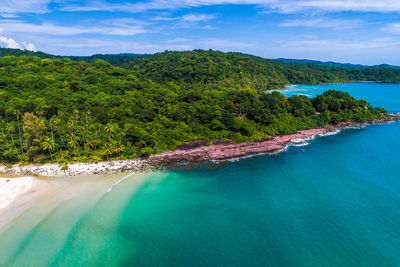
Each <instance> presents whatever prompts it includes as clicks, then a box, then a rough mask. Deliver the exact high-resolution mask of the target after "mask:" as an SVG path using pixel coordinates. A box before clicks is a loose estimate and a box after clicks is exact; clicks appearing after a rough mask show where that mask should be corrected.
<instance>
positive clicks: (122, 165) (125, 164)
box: [0, 113, 400, 177]
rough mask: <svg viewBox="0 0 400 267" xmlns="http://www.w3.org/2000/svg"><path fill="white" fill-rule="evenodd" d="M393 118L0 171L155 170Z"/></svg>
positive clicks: (281, 146)
mask: <svg viewBox="0 0 400 267" xmlns="http://www.w3.org/2000/svg"><path fill="white" fill-rule="evenodd" d="M396 120H400V113H397V114H390V115H388V116H385V117H383V118H380V119H377V120H373V121H366V122H362V123H357V122H341V123H339V124H336V125H326V126H325V127H323V128H317V129H311V130H303V131H298V132H297V133H294V134H291V135H283V136H274V137H272V138H270V139H269V140H265V141H261V142H245V143H240V144H234V143H233V142H229V141H216V142H213V143H211V145H209V146H206V145H205V142H204V140H203V141H202V140H199V141H197V142H192V143H188V144H186V145H183V146H180V147H178V149H177V150H174V151H167V152H163V153H160V154H156V155H152V156H150V157H149V158H146V159H132V160H116V161H107V162H106V161H105V162H100V163H72V164H69V165H68V168H67V169H66V168H63V169H62V167H63V165H60V164H58V163H49V164H41V165H27V166H22V165H18V164H16V165H13V166H11V167H10V166H8V167H7V166H4V165H0V172H2V173H12V174H18V175H39V176H48V177H56V176H78V175H79V176H81V175H102V174H110V173H118V172H127V171H130V172H136V171H147V170H155V169H161V168H164V167H167V166H169V165H171V164H174V163H179V162H206V161H223V160H229V159H235V158H241V157H246V156H250V155H255V154H263V153H277V152H281V151H283V150H285V149H286V147H287V146H300V145H304V144H307V141H309V140H311V139H313V138H315V137H317V136H325V135H332V134H335V133H337V132H339V131H340V130H341V129H344V128H349V127H362V126H366V125H370V124H383V123H388V122H391V121H396Z"/></svg>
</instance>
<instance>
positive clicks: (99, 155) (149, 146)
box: [0, 51, 389, 163]
mask: <svg viewBox="0 0 400 267" xmlns="http://www.w3.org/2000/svg"><path fill="white" fill-rule="evenodd" d="M40 55H41V56H43V55H42V54H40ZM41 56H38V55H37V54H28V55H18V54H17V56H15V55H13V56H2V57H0V129H1V132H0V159H1V161H2V162H7V163H14V162H22V163H30V162H50V161H57V162H71V161H78V160H79V161H100V160H105V159H111V158H120V159H128V158H134V157H143V156H148V155H150V154H153V153H157V152H161V151H165V150H170V149H174V148H176V146H178V145H181V144H184V143H186V142H189V141H193V140H196V139H198V138H204V139H206V140H207V141H212V140H234V141H235V142H244V141H248V140H264V139H267V138H269V137H270V136H273V135H277V134H290V133H293V132H294V131H296V130H299V129H309V128H314V127H318V126H323V125H325V124H327V123H337V122H339V121H365V120H371V119H375V118H378V117H380V116H382V114H385V113H386V111H385V110H383V109H381V108H373V107H371V106H370V105H369V104H368V103H367V102H366V101H363V100H356V99H354V98H353V97H351V96H350V95H349V94H348V93H344V92H339V91H328V92H325V93H324V94H323V95H320V96H317V97H316V98H313V99H309V98H307V97H305V96H292V97H290V98H288V97H286V96H284V95H282V94H281V93H279V92H276V91H274V92H272V93H267V92H265V89H271V88H279V87H282V86H284V85H286V84H289V83H321V82H336V81H341V79H342V78H344V77H347V76H343V75H345V74H343V73H342V72H341V71H340V70H334V71H332V72H327V71H325V68H323V67H322V66H317V67H315V66H308V65H307V66H304V67H302V66H301V65H299V64H294V65H293V66H292V65H291V64H284V63H279V62H273V61H268V60H265V59H262V58H258V57H253V56H248V55H244V54H239V53H222V52H215V51H192V52H165V53H161V54H156V55H154V56H148V57H140V58H133V59H132V60H130V61H129V62H128V63H126V62H125V63H123V64H122V66H123V67H124V68H122V67H118V66H114V65H112V64H110V63H108V62H106V61H104V60H100V59H95V60H93V62H92V63H88V62H85V61H79V60H71V59H69V58H60V57H54V58H46V57H41ZM346 73H347V72H346ZM361 73H362V74H365V73H364V72H361ZM377 73H378V72H377ZM346 75H347V74H346ZM371 75H372V74H371ZM374 75H375V74H374ZM388 75H389V74H388ZM386 78H387V77H386V76H385V79H386Z"/></svg>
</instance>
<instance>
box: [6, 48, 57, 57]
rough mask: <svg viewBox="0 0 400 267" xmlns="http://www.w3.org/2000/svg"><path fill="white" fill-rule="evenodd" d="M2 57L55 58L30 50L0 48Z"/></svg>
mask: <svg viewBox="0 0 400 267" xmlns="http://www.w3.org/2000/svg"><path fill="white" fill-rule="evenodd" d="M4 56H36V57H40V58H56V56H53V55H50V54H46V53H43V52H40V51H39V52H34V51H30V50H21V49H13V48H2V47H0V57H4Z"/></svg>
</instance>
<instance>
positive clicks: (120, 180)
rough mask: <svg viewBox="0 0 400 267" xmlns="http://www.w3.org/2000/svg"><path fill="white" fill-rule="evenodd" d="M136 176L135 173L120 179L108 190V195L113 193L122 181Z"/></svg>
mask: <svg viewBox="0 0 400 267" xmlns="http://www.w3.org/2000/svg"><path fill="white" fill-rule="evenodd" d="M134 174H135V173H134V172H133V173H131V174H128V175H127V176H125V177H123V178H121V179H119V180H118V181H117V182H115V183H114V184H113V185H112V186H111V187H110V188H109V189H108V190H107V193H110V192H111V191H112V189H113V187H114V186H117V185H118V184H119V183H121V182H122V181H124V180H126V179H128V178H129V177H131V176H132V175H134Z"/></svg>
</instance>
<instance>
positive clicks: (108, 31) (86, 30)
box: [0, 20, 147, 36]
mask: <svg viewBox="0 0 400 267" xmlns="http://www.w3.org/2000/svg"><path fill="white" fill-rule="evenodd" d="M133 23H134V21H122V20H119V21H108V22H107V24H108V25H107V26H106V25H103V24H101V23H100V25H98V26H60V25H54V24H51V23H43V24H31V23H26V22H23V21H19V20H0V28H2V29H3V32H9V33H36V34H47V35H78V34H105V35H120V36H129V35H136V34H140V33H145V32H147V30H145V29H144V27H143V25H136V24H133Z"/></svg>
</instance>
